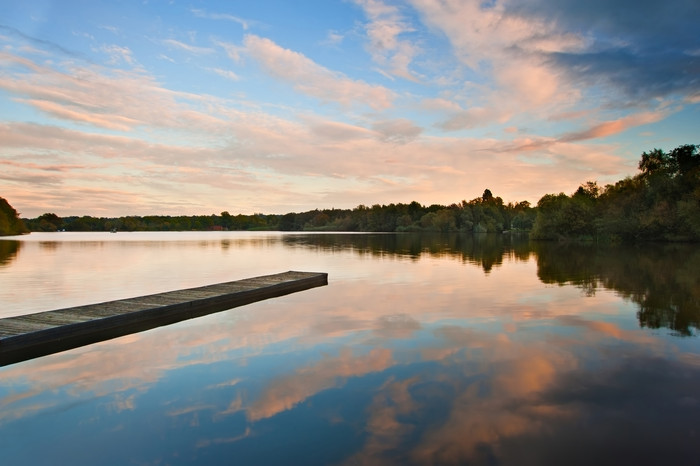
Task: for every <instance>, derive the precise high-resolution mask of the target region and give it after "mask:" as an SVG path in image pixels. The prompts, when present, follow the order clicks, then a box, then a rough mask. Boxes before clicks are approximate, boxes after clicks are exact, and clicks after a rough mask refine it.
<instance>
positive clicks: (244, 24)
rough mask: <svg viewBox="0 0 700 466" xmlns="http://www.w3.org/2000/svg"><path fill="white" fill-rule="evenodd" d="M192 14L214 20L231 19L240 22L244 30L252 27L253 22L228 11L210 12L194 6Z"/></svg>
mask: <svg viewBox="0 0 700 466" xmlns="http://www.w3.org/2000/svg"><path fill="white" fill-rule="evenodd" d="M191 11H192V14H193V15H195V16H196V17H197V18H204V19H213V20H222V21H231V22H234V23H238V24H240V25H241V27H242V28H243V30H244V31H245V30H248V28H249V27H250V24H251V22H250V21H249V20H246V19H243V18H240V17H238V16H234V15H230V14H227V13H209V12H207V11H205V10H199V9H196V8H193V9H192V10H191Z"/></svg>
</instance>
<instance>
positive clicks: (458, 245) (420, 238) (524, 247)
mask: <svg viewBox="0 0 700 466" xmlns="http://www.w3.org/2000/svg"><path fill="white" fill-rule="evenodd" d="M282 238H283V239H282V240H283V242H284V243H285V244H286V245H289V246H303V247H307V248H313V249H319V250H322V251H346V250H350V251H355V252H356V253H357V254H360V255H363V254H371V255H373V256H386V255H388V256H400V257H407V258H410V259H414V260H415V259H418V258H420V257H421V256H422V255H428V256H436V257H440V256H448V257H452V258H455V259H459V260H461V261H463V262H466V263H470V264H474V265H477V266H480V267H482V268H483V269H484V272H486V273H488V272H490V271H491V269H492V268H493V267H498V266H499V265H501V264H502V263H503V258H504V256H508V257H514V258H516V259H520V260H527V259H528V258H529V257H530V247H529V245H528V239H527V237H526V236H510V235H500V234H496V235H494V234H474V235H472V234H459V233H451V234H450V233H446V234H426V233H416V234H412V233H403V234H392V233H389V234H384V233H379V234H342V233H341V234H302V235H293V234H292V235H284V236H283V237H282Z"/></svg>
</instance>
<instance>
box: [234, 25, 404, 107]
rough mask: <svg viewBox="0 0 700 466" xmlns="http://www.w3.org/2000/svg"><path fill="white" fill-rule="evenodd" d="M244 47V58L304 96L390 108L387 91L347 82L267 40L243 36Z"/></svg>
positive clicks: (364, 84)
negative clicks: (248, 57)
mask: <svg viewBox="0 0 700 466" xmlns="http://www.w3.org/2000/svg"><path fill="white" fill-rule="evenodd" d="M244 46H245V49H246V52H247V53H248V55H249V56H250V57H251V58H253V59H254V60H256V61H257V62H258V63H260V65H261V66H262V68H263V69H264V70H265V71H266V72H268V73H269V74H270V75H272V76H274V77H275V78H277V79H280V80H282V81H286V82H289V83H290V84H291V85H292V86H294V88H295V89H296V90H297V91H299V92H302V93H304V94H306V95H309V96H312V97H316V98H318V99H320V100H322V101H324V102H337V103H339V104H341V105H343V106H347V107H351V106H354V105H358V104H359V105H366V106H369V107H371V108H373V109H375V110H381V109H385V108H388V107H390V106H391V105H392V100H393V98H394V96H393V93H392V92H391V91H390V90H389V89H387V88H385V87H382V86H378V85H372V84H368V83H366V82H363V81H359V80H353V79H350V78H348V77H346V76H344V75H342V74H340V73H338V72H334V71H332V70H330V69H328V68H325V67H323V66H321V65H319V64H317V63H315V62H314V61H313V60H311V59H310V58H308V57H306V56H304V55H302V54H301V53H299V52H295V51H293V50H289V49H285V48H283V47H280V46H279V45H277V44H276V43H274V42H273V41H271V40H270V39H266V38H263V37H259V36H255V35H247V36H246V37H245V40H244Z"/></svg>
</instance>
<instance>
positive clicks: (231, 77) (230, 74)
mask: <svg viewBox="0 0 700 466" xmlns="http://www.w3.org/2000/svg"><path fill="white" fill-rule="evenodd" d="M209 70H210V71H213V72H214V73H216V74H218V75H219V76H221V77H222V78H226V79H228V80H230V81H238V80H239V79H241V78H240V77H239V76H238V75H237V74H236V73H234V72H233V71H231V70H222V69H221V68H209Z"/></svg>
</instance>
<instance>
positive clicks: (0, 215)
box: [0, 197, 29, 236]
mask: <svg viewBox="0 0 700 466" xmlns="http://www.w3.org/2000/svg"><path fill="white" fill-rule="evenodd" d="M28 232H29V230H28V229H27V227H26V226H25V225H24V222H22V220H21V219H20V218H19V214H18V213H17V211H16V210H15V209H14V207H12V206H11V205H10V203H9V202H7V200H5V199H4V198H2V197H0V236H10V235H21V234H24V233H28Z"/></svg>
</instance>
